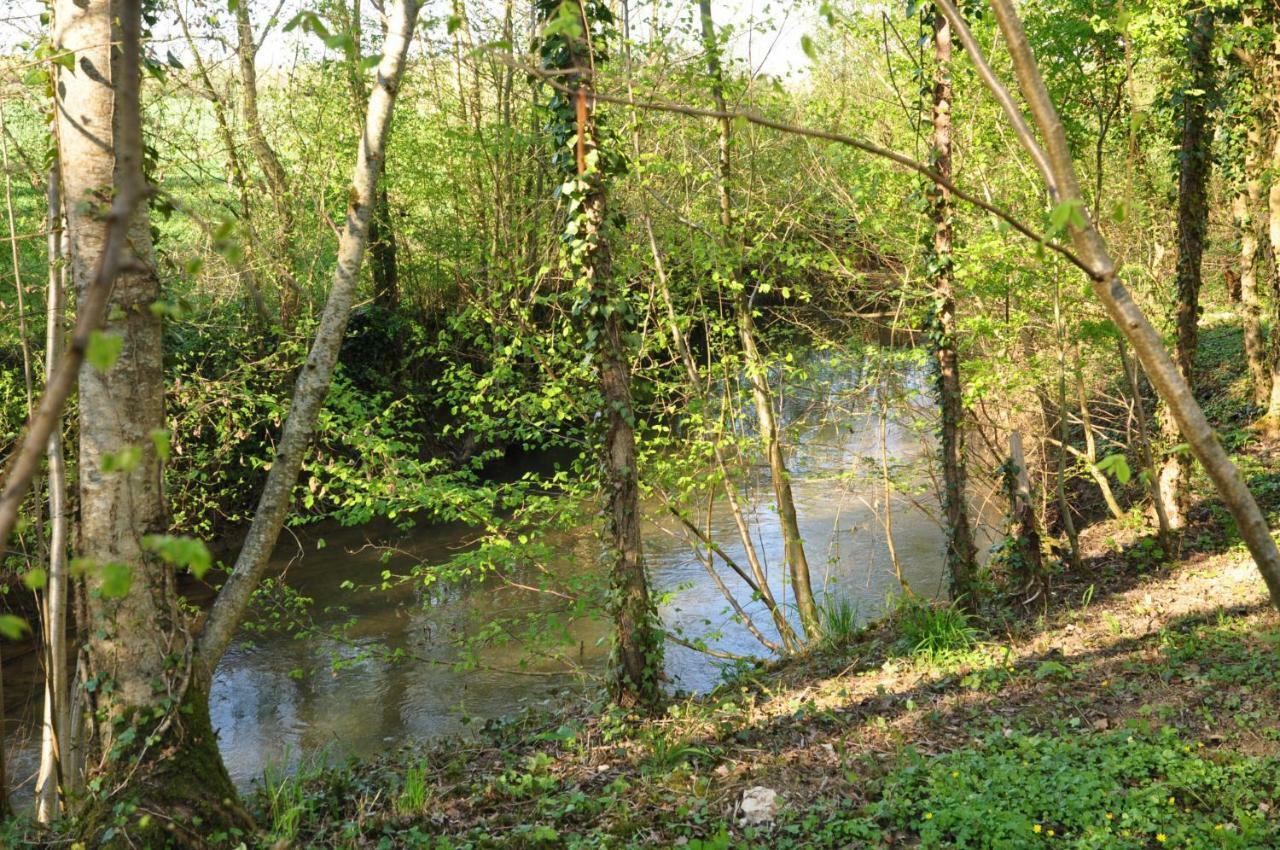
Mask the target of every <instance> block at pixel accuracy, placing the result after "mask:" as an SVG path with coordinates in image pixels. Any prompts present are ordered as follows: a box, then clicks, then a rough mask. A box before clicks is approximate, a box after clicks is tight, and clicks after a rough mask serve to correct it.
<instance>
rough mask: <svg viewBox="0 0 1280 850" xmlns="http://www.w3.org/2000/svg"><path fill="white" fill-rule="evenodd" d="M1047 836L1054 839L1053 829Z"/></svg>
mask: <svg viewBox="0 0 1280 850" xmlns="http://www.w3.org/2000/svg"><path fill="white" fill-rule="evenodd" d="M1045 834H1046V835H1048V836H1049V837H1050V838H1053V830H1052V829H1051V830H1049V831H1048V832H1047V833H1045Z"/></svg>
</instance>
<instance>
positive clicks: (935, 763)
mask: <svg viewBox="0 0 1280 850" xmlns="http://www.w3.org/2000/svg"><path fill="white" fill-rule="evenodd" d="M1277 789H1280V763H1278V762H1277V761H1276V760H1275V759H1273V758H1253V757H1248V756H1238V755H1230V754H1222V755H1216V754H1213V753H1211V752H1209V751H1207V750H1206V749H1204V748H1203V747H1202V746H1201V745H1197V744H1195V743H1194V742H1190V741H1187V740H1185V739H1183V738H1181V737H1180V736H1179V735H1178V734H1177V733H1176V732H1174V731H1172V730H1169V729H1164V730H1161V731H1159V732H1154V733H1148V732H1143V731H1140V730H1138V729H1128V730H1121V731H1117V732H1111V733H1107V734H1094V735H1084V734H1081V735H1073V736H1068V737H1055V736H1049V735H1033V734H1025V733H1021V732H1013V733H1011V734H1007V735H1006V734H1003V733H1001V734H997V735H994V736H992V737H989V738H988V739H986V740H985V741H984V742H983V743H982V744H981V745H980V746H977V747H966V748H964V749H961V750H958V751H956V752H953V753H949V754H946V755H943V756H938V757H934V758H927V759H926V758H921V757H919V756H913V757H908V758H907V760H906V762H905V763H904V764H903V766H902V767H900V768H899V769H898V770H897V771H895V772H894V773H893V774H891V775H890V776H889V777H888V778H887V780H886V782H885V787H884V797H883V801H882V802H881V803H880V804H879V805H878V806H877V815H878V816H879V817H882V818H885V819H887V820H888V821H890V822H891V823H892V824H893V825H894V826H896V827H898V828H901V829H907V830H910V831H911V832H913V833H917V834H918V835H919V836H920V846H921V847H925V848H930V847H972V848H991V850H996V848H1010V847H1038V846H1041V845H1043V846H1046V847H1069V848H1080V849H1081V850H1083V848H1121V849H1122V850H1124V849H1125V848H1134V850H1136V849H1137V848H1149V847H1159V846H1167V847H1203V848H1213V847H1222V848H1252V847H1264V846H1272V844H1273V842H1274V841H1276V840H1277V838H1278V837H1280V836H1278V835H1277V832H1276V827H1275V825H1274V824H1273V823H1272V822H1271V821H1270V819H1269V818H1268V817H1267V815H1266V811H1267V809H1268V808H1269V807H1270V805H1271V802H1270V801H1271V799H1272V798H1273V796H1274V794H1275V793H1276V791H1277Z"/></svg>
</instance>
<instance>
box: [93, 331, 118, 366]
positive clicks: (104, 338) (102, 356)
mask: <svg viewBox="0 0 1280 850" xmlns="http://www.w3.org/2000/svg"><path fill="white" fill-rule="evenodd" d="M123 350H124V337H122V336H120V335H119V334H110V333H106V332H105V331H94V332H93V333H91V334H89V347H88V349H86V350H85V353H84V357H85V359H86V360H88V361H89V365H90V366H92V367H93V368H95V369H97V370H98V371H99V372H105V371H107V370H108V369H110V368H111V364H113V363H115V362H116V360H117V359H119V357H120V352H121V351H123Z"/></svg>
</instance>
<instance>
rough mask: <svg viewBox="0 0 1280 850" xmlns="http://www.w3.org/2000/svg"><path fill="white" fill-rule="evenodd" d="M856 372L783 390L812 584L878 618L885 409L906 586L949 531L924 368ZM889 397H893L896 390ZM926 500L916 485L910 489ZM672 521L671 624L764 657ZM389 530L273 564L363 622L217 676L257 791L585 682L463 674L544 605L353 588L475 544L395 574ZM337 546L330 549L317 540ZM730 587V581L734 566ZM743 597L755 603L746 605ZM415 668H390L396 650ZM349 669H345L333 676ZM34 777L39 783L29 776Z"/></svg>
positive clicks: (271, 644) (418, 557)
mask: <svg viewBox="0 0 1280 850" xmlns="http://www.w3.org/2000/svg"><path fill="white" fill-rule="evenodd" d="M862 377H863V376H862V375H861V374H860V373H859V370H858V369H857V368H856V364H855V366H854V367H851V366H849V365H848V364H847V363H841V362H823V361H815V362H814V363H813V364H812V374H811V375H810V377H809V378H808V379H807V380H805V381H803V382H802V383H799V384H797V385H796V386H791V387H782V388H781V389H780V391H779V398H780V403H781V406H782V410H783V414H784V415H783V420H784V421H785V422H787V423H789V427H788V439H789V440H790V441H791V444H792V445H791V446H790V465H791V471H792V478H793V481H792V486H793V491H794V494H795V498H796V506H797V511H798V514H799V517H800V523H801V533H802V536H803V539H804V541H805V545H806V547H807V549H808V555H809V562H810V565H811V568H812V569H813V571H814V576H813V578H814V583H815V586H817V587H820V588H823V589H825V591H826V592H830V593H836V594H839V595H841V596H842V597H844V598H846V599H848V600H849V601H851V602H852V603H854V604H856V605H857V606H858V610H859V613H860V616H861V617H862V618H863V619H870V618H872V617H875V616H877V615H878V614H879V613H881V612H882V611H883V609H884V606H885V604H886V599H887V598H888V597H889V596H890V595H891V594H893V593H894V592H896V591H897V590H898V588H899V584H898V580H897V578H896V575H895V569H894V566H893V563H892V561H891V559H890V554H889V549H888V546H887V545H886V541H885V532H884V526H883V517H884V509H885V504H884V499H883V490H882V487H883V484H882V480H881V478H880V476H879V468H880V467H879V464H880V459H881V430H880V429H881V427H882V425H881V422H882V420H881V407H882V403H883V406H885V407H887V408H888V415H887V416H886V418H885V420H884V429H885V431H884V435H883V439H884V445H885V449H886V450H887V454H888V455H889V457H890V459H891V462H892V464H893V465H894V467H895V470H897V472H896V476H897V477H898V478H900V479H901V480H903V481H910V482H914V483H915V484H916V485H918V486H917V487H916V488H915V489H916V491H917V492H914V493H907V494H903V493H902V492H901V491H895V492H896V494H895V496H894V497H893V498H892V499H891V500H890V503H889V507H890V508H891V510H892V512H893V522H894V539H895V542H896V546H897V552H898V557H899V559H900V563H901V565H902V570H903V576H904V578H905V579H906V580H907V581H909V582H910V584H911V585H912V587H913V588H914V589H915V590H916V591H917V592H920V593H924V594H937V593H940V591H941V586H942V571H943V557H942V556H943V544H944V537H943V533H942V530H941V528H940V527H939V525H938V524H937V522H936V520H935V519H934V517H933V514H935V513H936V507H937V499H936V496H935V495H934V491H933V488H932V487H931V486H929V485H928V480H927V475H926V474H925V472H924V471H923V470H924V469H926V468H927V467H928V466H929V464H928V463H927V462H922V461H927V453H928V452H929V451H931V449H930V441H929V438H928V436H927V435H928V434H929V433H930V432H931V423H930V421H929V414H928V413H927V412H923V411H922V409H920V407H921V406H922V407H923V409H924V410H925V411H927V409H928V407H929V405H928V400H927V397H926V396H925V395H924V394H923V393H921V388H922V386H923V385H924V378H923V371H922V370H921V369H920V368H919V367H918V366H913V367H908V368H905V369H900V370H899V371H898V372H897V373H896V379H895V382H894V385H893V386H891V387H888V388H887V389H886V388H884V387H881V388H880V390H879V393H880V394H879V395H877V391H876V390H874V389H868V388H866V387H865V386H863V381H862ZM885 393H889V394H888V395H886V394H885ZM762 472H763V471H762V470H755V471H754V473H753V475H752V476H750V477H749V479H748V481H747V483H746V484H745V485H744V492H743V494H742V503H743V506H744V508H745V510H746V512H747V515H748V518H749V520H750V521H751V526H752V529H753V534H754V536H755V540H756V546H757V550H758V552H759V554H760V557H761V559H762V561H763V563H764V565H765V567H766V569H767V571H768V575H769V581H770V586H771V587H772V589H773V591H774V593H775V596H776V598H778V600H779V601H781V602H788V601H789V600H790V598H791V596H790V592H789V591H790V589H789V587H787V586H786V585H785V583H784V582H783V574H784V572H785V569H784V562H783V539H782V536H781V535H780V534H779V532H778V526H777V521H776V516H775V513H774V505H773V494H772V489H771V488H770V486H769V484H768V480H767V475H764V474H761V473H762ZM903 489H912V488H903ZM652 508H653V510H652V511H651V513H653V514H654V515H655V517H658V518H659V521H658V522H657V524H652V523H651V524H650V525H648V526H647V527H646V530H645V541H644V542H645V549H646V559H647V563H648V565H649V567H650V570H651V573H652V577H653V583H654V586H655V589H656V590H657V591H659V592H662V591H673V593H672V594H671V597H670V599H669V600H668V601H665V602H664V603H663V604H662V606H661V609H660V614H661V616H662V619H663V620H664V622H665V623H666V625H667V627H668V628H669V629H672V630H675V631H680V632H682V633H684V634H686V635H706V634H708V633H714V634H715V636H714V637H713V638H711V639H709V641H708V642H709V644H710V645H711V646H713V647H715V648H716V649H719V650H723V651H725V652H728V653H735V654H740V655H758V654H760V653H761V652H762V647H761V646H760V644H759V643H758V642H757V641H756V640H755V639H754V638H753V637H752V636H751V635H750V634H749V632H748V631H747V629H745V628H744V627H743V626H742V625H740V624H738V623H736V622H734V620H733V617H732V611H731V610H730V608H729V606H728V604H727V603H726V601H725V600H724V598H723V596H722V595H721V593H720V591H719V590H718V589H717V587H716V585H715V584H714V582H712V581H711V580H710V579H709V578H708V577H707V575H706V574H705V572H704V569H703V566H702V564H701V563H700V561H699V560H698V558H697V557H695V555H694V554H693V552H692V551H691V549H690V547H689V546H688V545H687V543H686V542H685V541H684V539H683V535H682V532H681V529H680V528H679V527H678V525H677V524H675V523H674V521H671V520H669V519H662V518H661V517H662V516H663V514H662V512H661V511H660V510H659V509H658V508H659V506H658V505H654V506H652ZM709 524H710V529H711V534H712V536H713V538H714V539H715V540H716V541H717V543H719V544H720V545H721V546H722V547H723V548H724V549H725V550H726V552H727V553H728V554H729V555H730V556H731V557H733V558H735V559H736V560H738V561H739V562H744V561H745V553H744V551H743V547H742V545H741V541H740V540H739V537H738V532H737V528H736V526H735V524H734V520H733V518H732V516H731V514H730V513H729V512H728V511H727V510H726V509H725V506H724V504H723V499H721V500H720V501H718V502H717V503H716V507H714V508H713V510H712V514H711V516H710V520H709ZM385 531H386V529H382V528H379V529H348V530H340V531H336V532H335V531H334V530H332V529H328V530H326V531H325V532H319V531H316V530H306V531H304V532H302V533H300V534H299V535H297V536H289V537H288V539H287V540H286V541H284V542H282V544H281V546H280V548H279V550H278V552H277V553H276V558H275V560H276V569H277V570H279V571H281V572H282V573H283V575H284V581H285V582H286V583H287V584H288V586H289V587H291V588H293V589H294V590H296V591H297V592H298V593H300V594H301V595H302V596H305V597H308V598H310V599H312V600H314V604H313V605H312V606H311V608H310V616H312V617H313V618H314V621H315V626H316V628H318V629H321V630H328V629H331V628H335V627H337V626H339V625H341V624H349V627H348V628H346V629H345V630H343V632H342V634H343V637H342V639H341V640H331V639H317V638H316V637H314V636H311V637H308V638H305V639H299V638H297V637H295V636H292V635H289V634H284V633H275V632H268V633H262V634H254V633H246V634H244V635H242V638H243V640H242V641H240V642H238V643H237V644H236V645H235V646H233V647H232V649H231V650H230V651H229V652H228V653H227V655H226V657H225V658H224V659H223V660H222V662H221V664H220V665H219V667H218V670H217V673H216V677H215V680H214V683H213V689H212V696H211V710H212V719H213V723H214V726H215V728H217V730H218V734H219V740H220V745H221V748H222V752H223V755H224V757H225V759H226V763H227V767H228V769H229V770H230V771H231V775H232V777H233V778H234V779H235V780H236V782H237V783H239V784H241V785H246V784H248V783H249V782H251V781H252V780H254V779H257V778H259V777H260V776H261V775H262V772H263V770H264V769H265V768H266V767H267V765H269V764H271V763H285V764H295V763H296V762H297V761H298V759H299V758H303V757H307V756H308V755H309V754H314V753H317V752H321V751H324V752H326V753H327V754H329V755H333V756H340V755H345V754H356V755H362V754H373V753H378V752H381V751H384V750H386V749H388V748H389V747H394V746H397V745H399V744H400V743H402V742H404V741H406V740H409V739H413V738H422V737H429V736H438V735H444V734H456V733H463V732H465V731H466V729H467V728H468V721H469V720H471V719H486V718H492V717H498V716H502V715H506V714H510V713H511V712H513V711H516V710H518V709H519V708H521V707H522V706H525V705H529V704H536V703H543V702H546V701H548V700H553V699H555V698H556V697H557V696H558V695H560V694H562V693H564V692H565V691H566V690H569V691H573V690H575V689H579V688H582V687H584V686H586V682H584V679H583V676H581V675H574V674H571V673H566V672H564V667H563V664H561V663H559V662H556V661H552V660H545V659H538V658H527V657H525V656H524V655H523V654H522V653H521V651H520V650H519V648H518V647H517V646H516V645H515V644H510V645H507V646H498V647H486V648H485V649H483V650H481V651H480V652H479V659H478V660H479V661H480V664H481V666H480V667H479V668H478V669H469V670H466V671H459V670H455V669H454V666H453V665H454V664H455V663H456V662H458V661H459V660H460V655H459V654H458V650H457V649H456V648H455V646H454V643H453V641H452V638H454V637H456V636H458V635H459V634H465V633H467V631H468V629H471V628H474V626H475V624H476V623H477V622H485V621H491V620H493V619H494V618H498V617H502V616H509V615H510V614H512V613H513V612H520V611H522V610H527V609H530V608H531V607H533V606H548V605H550V604H553V603H551V602H549V601H548V600H547V599H546V598H537V599H535V598H533V597H532V595H531V594H528V593H524V592H520V591H516V590H513V589H510V588H497V587H494V586H492V585H489V584H486V585H482V586H479V587H475V588H472V589H469V590H462V591H459V592H450V593H446V594H443V598H441V599H437V600H436V601H435V604H432V605H426V606H424V605H423V604H422V591H421V588H420V587H419V586H415V585H414V584H413V583H408V584H401V585H397V586H395V587H393V588H391V589H389V590H380V591H369V590H359V591H352V590H350V589H345V588H344V583H347V582H351V583H354V584H355V585H357V586H366V585H376V584H377V583H378V582H379V580H380V578H381V576H382V573H383V571H384V570H386V569H392V570H394V571H401V572H402V571H404V570H406V569H407V568H408V566H409V565H410V564H412V563H415V562H423V563H428V564H431V563H442V562H444V561H445V560H447V559H449V558H450V557H452V556H453V555H455V554H456V553H457V552H458V551H459V550H460V549H462V548H463V547H465V546H466V545H467V544H468V542H469V540H470V538H471V536H473V535H471V534H470V532H469V531H468V529H466V528H463V527H459V526H432V527H423V528H420V529H417V530H415V531H413V532H412V533H410V534H408V535H407V536H404V537H402V538H401V539H398V540H395V541H394V543H395V547H396V549H397V550H398V552H399V554H397V555H396V556H395V557H394V558H393V559H392V560H391V562H390V563H387V562H385V561H384V560H383V558H382V550H381V549H379V548H377V547H375V546H373V545H371V544H374V543H380V542H385V541H386V536H385ZM321 536H323V537H324V538H326V539H325V541H324V545H323V547H322V546H321V545H320V537H321ZM548 542H549V543H550V544H551V545H552V546H553V548H554V549H555V551H556V552H557V553H558V554H559V558H560V563H559V564H557V565H556V568H557V569H558V570H560V571H562V572H564V573H566V574H572V573H574V572H575V571H583V570H595V569H599V566H598V560H599V552H600V547H599V543H598V540H597V538H596V533H595V532H594V531H593V530H591V529H586V528H584V529H580V530H578V531H577V532H573V533H566V534H562V535H559V536H558V537H556V538H555V539H551V540H549V541H548ZM726 576H727V577H726V581H727V582H730V584H731V586H733V583H732V582H731V581H730V580H731V579H732V578H733V577H732V576H731V575H729V574H728V573H727V571H726ZM742 598H743V599H746V594H745V593H743V594H742ZM744 607H745V608H746V610H747V611H748V612H749V613H751V614H753V615H754V618H755V621H756V623H757V624H758V625H759V627H760V628H761V629H762V631H765V632H766V633H770V634H772V632H773V624H772V622H771V620H770V618H769V617H768V616H767V615H766V614H765V613H764V610H763V606H762V605H761V604H760V603H751V604H744ZM567 629H568V632H569V635H570V637H571V640H572V643H573V644H574V645H575V646H576V649H575V650H574V651H573V653H572V654H573V660H574V661H576V662H577V663H578V664H579V665H580V667H581V671H582V672H583V673H585V674H588V675H589V674H592V673H599V671H601V670H602V668H603V665H604V663H605V658H606V654H607V652H608V645H607V644H608V642H607V634H608V630H607V624H606V623H604V622H601V621H599V620H591V619H578V620H570V621H567ZM388 652H390V653H402V654H403V655H405V656H406V657H407V658H408V660H401V661H398V662H391V661H387V660H385V658H384V656H385V654H386V653H388ZM335 662H338V664H337V665H336V666H335ZM721 666H722V662H719V661H716V660H715V659H713V658H710V657H708V656H707V655H706V654H704V653H699V652H695V651H693V650H690V649H687V648H684V647H681V646H675V645H671V644H669V645H668V647H667V655H666V668H667V669H666V672H667V674H668V677H669V678H670V680H671V683H672V686H673V687H676V688H681V689H685V690H690V691H702V690H706V689H709V688H711V687H713V686H714V685H715V684H716V683H717V682H718V681H719V680H720V676H721ZM34 758H35V753H34V749H33V748H32V747H30V746H28V747H26V748H19V752H18V753H17V761H18V765H19V766H18V769H19V770H24V771H25V770H26V769H27V768H30V769H31V770H32V771H34ZM23 775H25V774H23Z"/></svg>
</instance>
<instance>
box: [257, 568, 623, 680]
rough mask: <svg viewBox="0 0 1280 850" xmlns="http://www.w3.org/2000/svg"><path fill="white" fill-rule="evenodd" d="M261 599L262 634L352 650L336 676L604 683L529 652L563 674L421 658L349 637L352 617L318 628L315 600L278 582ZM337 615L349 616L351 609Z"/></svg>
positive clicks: (558, 656)
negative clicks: (443, 670)
mask: <svg viewBox="0 0 1280 850" xmlns="http://www.w3.org/2000/svg"><path fill="white" fill-rule="evenodd" d="M256 599H257V601H259V602H260V603H262V604H263V605H264V606H265V613H266V614H267V615H268V616H269V619H270V626H269V627H268V628H260V631H262V632H265V631H268V630H277V631H281V632H284V633H286V634H289V635H291V636H293V637H294V638H295V639H297V640H303V639H317V640H320V641H324V642H328V643H329V644H331V645H336V647H337V648H338V649H347V650H350V651H351V652H352V653H353V654H352V655H349V656H345V657H341V658H339V657H338V654H337V652H336V651H332V650H331V651H330V653H329V657H330V667H331V669H332V670H333V671H334V672H335V673H336V672H339V671H341V670H343V669H347V668H350V667H354V666H356V665H358V664H362V663H365V662H368V661H373V662H380V663H383V664H392V663H404V662H416V663H421V664H430V665H434V666H438V667H448V668H450V669H452V670H458V669H475V670H483V671H486V672H493V673H502V674H508V675H517V676H537V677H548V678H550V677H561V676H575V677H578V678H581V679H590V680H597V679H599V676H597V675H595V674H593V673H591V672H590V671H589V670H587V668H586V667H585V666H584V665H583V664H580V663H578V662H575V661H573V660H572V659H570V658H569V657H568V656H567V655H564V654H562V653H552V652H547V651H539V650H536V649H526V650H525V651H526V653H527V654H528V655H530V656H531V657H536V658H539V659H541V660H543V661H549V662H553V663H556V664H559V665H562V666H561V668H560V669H556V670H532V669H528V668H524V667H517V668H511V667H499V666H495V665H491V664H484V663H482V662H480V661H479V660H477V659H476V657H475V655H474V653H471V652H468V655H467V657H465V658H463V659H460V660H452V661H450V660H447V659H444V658H434V657H432V656H429V655H421V654H418V653H416V652H413V651H411V650H408V649H404V648H402V647H395V648H393V647H391V646H389V645H387V644H386V643H384V642H382V641H364V640H359V639H357V638H354V637H352V636H351V635H350V634H349V632H350V630H351V629H352V628H353V627H355V626H356V625H357V624H358V623H359V618H358V617H355V616H352V617H349V618H347V619H346V620H345V621H343V622H341V623H333V624H330V625H327V626H326V625H324V624H322V623H320V622H318V621H317V620H316V619H315V616H314V615H313V612H312V608H311V605H312V603H313V602H314V600H312V599H309V598H307V597H303V596H301V595H299V594H297V593H295V592H293V591H292V590H291V589H290V588H288V587H287V586H285V585H283V584H282V583H279V582H277V581H274V580H268V581H267V582H264V584H263V586H262V588H261V589H260V591H259V594H258V595H257V597H256ZM337 610H343V611H345V609H337ZM334 611H335V609H334V608H332V607H328V608H326V609H325V613H334ZM489 625H490V627H491V628H495V629H498V630H500V631H501V632H502V633H503V634H504V635H506V636H507V637H508V638H509V639H510V640H512V641H515V642H519V637H518V636H517V635H515V634H514V633H513V632H511V631H510V630H509V629H508V628H507V627H506V623H505V622H503V621H501V620H495V621H491V622H490V624H489ZM451 645H452V646H453V647H454V648H460V647H459V645H458V644H457V643H453V644H451Z"/></svg>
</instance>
